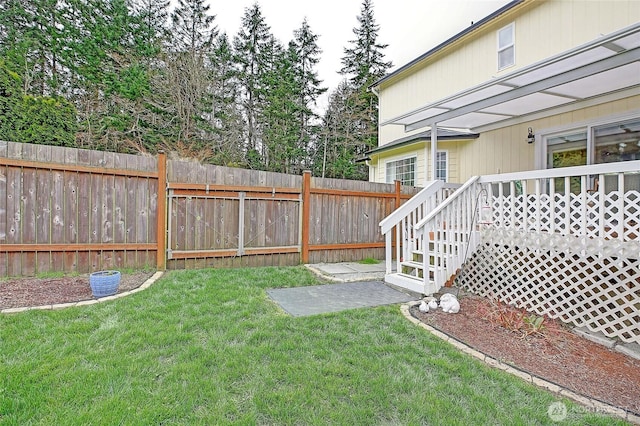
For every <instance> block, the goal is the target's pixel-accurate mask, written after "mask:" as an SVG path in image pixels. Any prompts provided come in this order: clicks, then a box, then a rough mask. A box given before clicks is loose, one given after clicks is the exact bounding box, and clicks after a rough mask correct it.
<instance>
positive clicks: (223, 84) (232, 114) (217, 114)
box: [208, 34, 244, 167]
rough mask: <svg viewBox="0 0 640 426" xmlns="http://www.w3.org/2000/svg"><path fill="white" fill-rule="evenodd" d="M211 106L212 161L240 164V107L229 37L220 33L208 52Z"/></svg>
mask: <svg viewBox="0 0 640 426" xmlns="http://www.w3.org/2000/svg"><path fill="white" fill-rule="evenodd" d="M210 62H211V64H212V66H211V70H210V72H211V75H212V77H211V86H210V88H209V90H210V99H211V106H210V112H209V115H208V123H209V131H210V133H211V135H210V139H211V145H212V149H213V156H212V158H211V161H212V162H213V163H214V164H220V165H225V166H235V167H240V166H241V165H242V164H243V161H244V155H243V148H244V146H243V136H242V135H243V129H244V121H243V120H242V110H241V107H240V104H239V102H238V92H239V90H240V89H239V87H238V79H237V72H236V69H235V63H234V54H233V49H232V46H231V44H230V42H229V38H228V37H227V35H226V34H221V35H220V36H219V37H218V38H217V40H216V42H215V45H214V48H213V50H212V53H211V61H210Z"/></svg>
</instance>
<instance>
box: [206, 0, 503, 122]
mask: <svg viewBox="0 0 640 426" xmlns="http://www.w3.org/2000/svg"><path fill="white" fill-rule="evenodd" d="M256 1H257V2H258V4H259V5H260V8H261V10H262V14H263V16H264V18H265V21H266V23H267V25H269V27H270V28H271V33H272V34H273V35H274V36H275V37H276V38H277V39H278V40H280V42H281V43H282V44H284V45H286V44H287V43H288V42H289V41H290V40H292V39H293V31H294V30H297V29H299V28H300V26H301V25H302V21H303V20H304V18H305V17H306V18H307V21H308V23H309V26H310V28H311V30H312V31H313V33H314V34H316V35H318V36H319V39H318V46H319V47H320V49H322V54H321V56H320V63H319V64H318V66H317V68H316V70H317V71H318V75H319V77H320V79H321V80H323V86H324V87H328V88H329V90H328V92H327V94H326V95H325V96H324V97H323V98H322V99H320V100H319V105H318V107H320V108H321V109H322V108H324V107H325V106H326V102H327V98H328V94H329V93H330V92H331V91H333V89H335V88H336V87H337V86H338V84H339V83H340V81H341V80H342V78H343V77H342V76H341V75H339V74H338V71H339V70H340V68H341V67H342V65H341V61H340V60H341V58H342V57H343V56H344V48H345V47H350V43H349V41H351V40H354V39H355V35H354V34H353V29H354V28H356V27H358V26H359V23H358V20H357V17H358V16H359V15H360V9H361V7H362V0H208V4H209V5H210V6H211V8H210V12H211V13H212V14H214V15H216V18H215V21H214V22H215V24H216V25H217V26H218V29H219V30H220V32H221V33H222V32H226V33H227V36H228V37H229V38H230V39H233V37H234V36H235V35H236V34H237V32H238V30H239V29H240V24H241V19H242V16H243V15H244V11H245V9H246V8H248V7H251V6H252V5H253V4H254V3H255V2H256ZM509 1H510V0H373V1H372V4H373V13H374V18H375V20H376V23H377V24H378V25H379V26H380V30H379V32H378V43H380V44H388V47H387V48H386V49H384V51H383V52H384V54H385V60H387V61H391V62H392V63H393V67H394V68H396V67H399V66H402V65H405V64H406V63H408V62H410V61H411V60H413V59H415V58H417V57H418V56H420V55H421V54H423V53H425V52H427V51H428V50H430V49H431V48H433V47H435V46H437V45H438V44H440V43H441V42H443V41H445V40H446V39H448V38H449V37H451V36H453V35H455V34H457V33H458V32H460V31H462V30H463V29H464V28H466V27H467V26H469V25H471V22H477V21H479V20H480V19H482V18H484V17H485V16H487V15H489V14H490V13H492V12H493V11H495V10H497V9H499V8H500V7H502V6H503V5H505V4H507V3H509ZM394 68H392V69H391V70H390V71H393V69H394Z"/></svg>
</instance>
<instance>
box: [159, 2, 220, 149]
mask: <svg viewBox="0 0 640 426" xmlns="http://www.w3.org/2000/svg"><path fill="white" fill-rule="evenodd" d="M208 12H209V6H208V5H205V4H204V1H203V0H180V1H179V3H178V6H177V8H176V9H175V10H174V11H173V13H172V14H171V22H172V25H171V34H172V39H171V51H170V52H169V57H168V63H167V77H168V84H169V86H170V90H171V93H172V101H173V103H174V108H175V113H176V115H177V117H178V119H179V122H180V132H179V134H178V135H177V140H178V141H180V142H181V143H183V144H186V149H187V150H188V151H191V152H199V151H200V152H202V150H203V149H206V148H207V147H205V146H204V143H203V141H204V140H205V139H206V137H205V135H204V134H203V132H202V130H201V128H200V125H201V124H202V121H203V120H204V119H205V115H206V113H207V111H206V109H207V106H208V105H210V100H209V99H208V89H209V86H210V84H211V81H210V75H209V71H208V64H207V61H208V60H209V58H210V54H211V49H212V44H213V41H214V39H215V37H216V36H217V34H218V29H217V26H215V25H214V24H213V21H214V19H215V15H209V14H208ZM208 154H209V153H207V155H208ZM207 155H205V156H207Z"/></svg>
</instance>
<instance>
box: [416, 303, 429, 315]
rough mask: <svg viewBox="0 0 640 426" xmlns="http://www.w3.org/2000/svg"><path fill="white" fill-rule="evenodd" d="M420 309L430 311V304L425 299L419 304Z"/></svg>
mask: <svg viewBox="0 0 640 426" xmlns="http://www.w3.org/2000/svg"><path fill="white" fill-rule="evenodd" d="M418 310H419V311H420V312H429V305H428V304H427V302H425V301H424V300H423V301H422V302H420V306H418Z"/></svg>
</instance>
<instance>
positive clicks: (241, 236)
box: [238, 191, 247, 256]
mask: <svg viewBox="0 0 640 426" xmlns="http://www.w3.org/2000/svg"><path fill="white" fill-rule="evenodd" d="M246 196H247V193H246V192H242V191H241V192H238V201H239V203H238V256H244V200H245V197H246Z"/></svg>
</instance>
